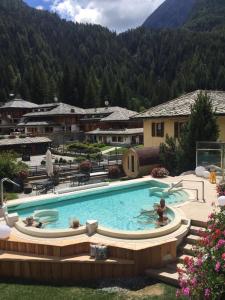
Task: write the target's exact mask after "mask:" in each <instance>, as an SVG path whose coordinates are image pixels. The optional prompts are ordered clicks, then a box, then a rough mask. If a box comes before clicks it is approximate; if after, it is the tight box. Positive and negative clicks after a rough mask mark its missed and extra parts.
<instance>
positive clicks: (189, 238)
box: [185, 234, 201, 245]
mask: <svg viewBox="0 0 225 300" xmlns="http://www.w3.org/2000/svg"><path fill="white" fill-rule="evenodd" d="M200 239H201V238H200V236H198V235H194V234H189V235H188V236H187V237H186V239H185V240H186V242H187V243H188V244H191V245H196V244H197V243H198V242H199V241H200Z"/></svg>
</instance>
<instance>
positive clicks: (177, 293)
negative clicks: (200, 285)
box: [176, 290, 181, 298]
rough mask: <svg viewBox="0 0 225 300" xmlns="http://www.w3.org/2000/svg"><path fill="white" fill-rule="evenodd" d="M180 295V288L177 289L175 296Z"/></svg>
mask: <svg viewBox="0 0 225 300" xmlns="http://www.w3.org/2000/svg"><path fill="white" fill-rule="evenodd" d="M180 295H181V292H180V290H177V291H176V297H177V298H179V297H180Z"/></svg>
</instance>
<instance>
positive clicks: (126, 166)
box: [122, 147, 160, 178]
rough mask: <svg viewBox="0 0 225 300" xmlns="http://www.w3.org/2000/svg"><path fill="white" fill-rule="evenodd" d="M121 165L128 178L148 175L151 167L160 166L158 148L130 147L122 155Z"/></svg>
mask: <svg viewBox="0 0 225 300" xmlns="http://www.w3.org/2000/svg"><path fill="white" fill-rule="evenodd" d="M122 165H123V170H124V173H125V174H126V175H127V176H128V177H130V178H137V177H141V176H144V175H148V174H150V172H151V170H152V169H153V168H155V167H158V166H160V161H159V148H153V147H149V148H140V149H139V148H130V149H129V150H128V151H127V152H126V153H125V154H124V155H123V159H122Z"/></svg>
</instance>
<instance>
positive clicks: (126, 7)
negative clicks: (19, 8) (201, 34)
mask: <svg viewBox="0 0 225 300" xmlns="http://www.w3.org/2000/svg"><path fill="white" fill-rule="evenodd" d="M45 1H46V0H45ZM163 1H164V0H52V5H51V10H52V11H54V12H56V13H58V14H59V15H60V16H61V17H63V18H66V19H68V20H72V21H74V22H79V23H95V24H101V25H103V26H107V27H108V28H110V29H112V30H116V31H124V30H126V29H129V28H135V27H137V26H140V25H141V24H142V23H143V22H144V21H145V19H146V18H147V17H148V16H149V15H150V14H151V13H152V12H153V11H154V10H155V9H156V8H157V7H158V6H159V5H160V4H161V3H162V2H163Z"/></svg>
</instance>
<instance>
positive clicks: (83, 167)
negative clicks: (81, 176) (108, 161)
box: [80, 160, 92, 172]
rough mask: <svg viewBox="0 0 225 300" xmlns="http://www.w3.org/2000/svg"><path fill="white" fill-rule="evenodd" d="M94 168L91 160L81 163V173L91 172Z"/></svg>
mask: <svg viewBox="0 0 225 300" xmlns="http://www.w3.org/2000/svg"><path fill="white" fill-rule="evenodd" d="M91 168H92V163H91V162H90V161H89V160H85V161H83V162H81V163H80V171H81V172H90V171H91Z"/></svg>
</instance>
